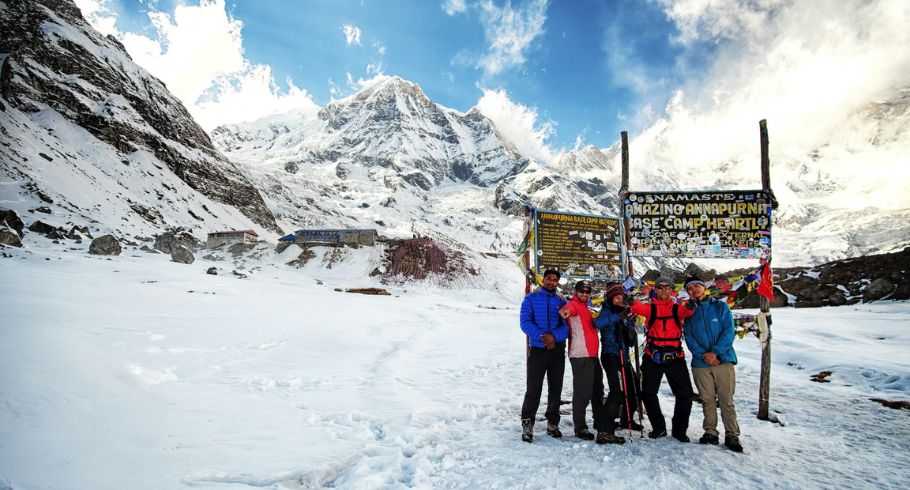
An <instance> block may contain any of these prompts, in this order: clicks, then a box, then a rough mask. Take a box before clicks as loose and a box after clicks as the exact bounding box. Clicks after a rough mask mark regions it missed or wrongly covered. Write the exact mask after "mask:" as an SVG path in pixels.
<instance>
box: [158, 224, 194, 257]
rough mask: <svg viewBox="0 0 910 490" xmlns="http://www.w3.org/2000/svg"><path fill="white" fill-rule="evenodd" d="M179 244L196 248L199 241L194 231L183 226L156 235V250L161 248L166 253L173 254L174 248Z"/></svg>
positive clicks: (191, 248) (190, 248)
mask: <svg viewBox="0 0 910 490" xmlns="http://www.w3.org/2000/svg"><path fill="white" fill-rule="evenodd" d="M178 245H179V246H183V247H185V248H187V249H189V250H195V249H196V248H197V247H198V246H199V242H198V241H197V240H196V237H194V236H193V234H192V233H190V232H189V231H187V230H185V229H183V228H176V229H172V230H168V231H166V232H164V233H162V234H161V235H158V236H156V237H155V250H160V251H162V252H164V253H166V254H172V253H173V252H174V248H175V247H176V246H178Z"/></svg>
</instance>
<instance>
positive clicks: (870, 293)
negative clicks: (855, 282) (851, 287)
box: [863, 277, 895, 303]
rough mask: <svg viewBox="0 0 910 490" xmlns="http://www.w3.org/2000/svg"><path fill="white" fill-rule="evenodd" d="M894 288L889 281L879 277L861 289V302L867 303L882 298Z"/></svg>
mask: <svg viewBox="0 0 910 490" xmlns="http://www.w3.org/2000/svg"><path fill="white" fill-rule="evenodd" d="M894 290H895V287H894V284H893V283H892V282H891V281H889V280H887V279H885V278H883V277H880V278H878V279H876V280H874V281H872V282H871V283H869V285H868V286H866V288H865V289H863V302H865V303H868V302H869V301H876V300H879V299H882V298H884V297H886V296H888V295H890V294H891V293H893V292H894Z"/></svg>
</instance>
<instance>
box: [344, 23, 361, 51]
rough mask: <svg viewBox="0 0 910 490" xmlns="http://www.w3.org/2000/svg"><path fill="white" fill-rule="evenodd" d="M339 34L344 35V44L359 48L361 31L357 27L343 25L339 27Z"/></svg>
mask: <svg viewBox="0 0 910 490" xmlns="http://www.w3.org/2000/svg"><path fill="white" fill-rule="evenodd" d="M341 32H343V33H344V42H346V43H347V44H348V46H352V45H354V44H356V45H358V46H360V34H361V31H360V28H359V27H357V26H355V25H353V24H345V25H344V26H342V27H341Z"/></svg>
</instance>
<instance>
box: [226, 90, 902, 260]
mask: <svg viewBox="0 0 910 490" xmlns="http://www.w3.org/2000/svg"><path fill="white" fill-rule="evenodd" d="M908 107H910V103H908V97H907V95H906V91H903V92H898V93H897V95H896V96H895V98H894V99H893V100H889V101H886V102H872V103H870V105H869V108H868V109H867V110H864V111H861V112H860V113H857V114H855V115H854V116H853V119H855V120H856V121H863V123H864V124H865V125H866V126H869V127H872V128H874V129H873V130H870V131H871V133H872V134H873V135H874V136H873V137H870V139H869V141H866V142H865V143H864V144H865V145H867V146H868V147H870V148H873V149H875V151H877V149H879V148H881V147H886V146H887V145H892V144H894V142H896V141H898V142H900V141H906V140H908V139H910V131H908V124H910V123H908V121H910V117H908V110H907V109H908ZM855 124H859V123H856V122H855V123H851V128H845V129H844V131H843V132H844V133H848V132H851V131H853V132H855V131H854V129H853V128H852V126H853V125H855ZM756 127H757V124H756ZM843 136H844V135H843V134H834V135H832V136H831V142H830V143H827V144H825V145H823V146H822V147H820V148H819V149H817V150H814V151H812V152H810V153H809V154H808V155H793V154H791V153H787V152H781V153H780V160H777V161H775V162H773V163H772V183H776V184H777V185H775V186H774V190H775V191H776V193H777V196H778V198H779V201H780V202H781V207H780V209H779V210H778V211H777V213H776V219H775V250H776V252H775V258H776V259H777V260H776V262H777V263H778V264H779V265H816V264H820V263H824V262H827V261H830V260H834V259H839V258H846V257H853V256H859V255H865V254H871V253H880V252H892V251H896V250H900V249H902V248H903V247H905V246H907V245H908V244H910V219H907V218H910V209H879V208H877V207H875V206H873V205H868V206H864V205H863V204H862V203H861V202H858V198H857V196H856V194H855V193H856V188H855V185H854V183H852V182H850V181H849V180H847V179H844V178H843V177H841V176H839V175H837V174H834V173H832V172H830V171H827V170H826V162H825V161H820V160H819V159H820V156H819V155H822V154H826V153H827V154H829V155H830V158H831V159H837V160H838V163H840V161H841V160H843V159H844V158H845V157H844V156H843V155H841V154H839V153H838V151H836V150H834V149H833V148H841V147H842V146H843V144H842V143H841V141H842V140H843ZM673 138H674V136H673V135H672V134H670V131H669V129H668V127H667V126H666V125H662V124H661V123H658V124H655V125H654V126H653V127H652V128H651V129H649V130H648V131H646V132H644V133H643V134H641V135H639V136H638V137H636V138H633V140H632V141H631V144H630V146H631V147H632V156H633V161H632V165H631V175H630V181H631V188H632V189H633V190H695V189H754V188H758V187H760V179H759V172H758V167H759V166H758V161H757V158H756V161H754V162H751V161H748V158H749V156H748V155H747V156H742V157H737V158H733V159H727V160H723V161H720V162H715V163H708V164H703V165H699V166H698V167H697V168H696V169H695V170H691V171H690V170H682V169H680V167H679V164H678V163H677V162H676V160H678V155H674V154H671V151H672V149H673V148H674V146H673ZM213 141H214V143H215V145H216V147H218V148H219V149H221V150H222V152H224V154H225V155H226V156H227V157H228V158H230V159H232V160H234V161H237V162H238V163H240V164H245V165H246V166H247V167H248V168H249V169H250V171H251V174H252V175H253V176H252V180H253V181H254V182H256V183H257V185H258V187H259V188H260V189H262V191H263V193H264V194H265V195H266V196H267V197H268V199H269V200H270V201H272V202H275V203H276V206H275V207H276V208H278V210H279V213H280V216H279V221H280V222H283V223H287V224H288V225H289V226H292V227H293V226H295V225H294V223H296V224H299V226H360V227H376V226H378V227H379V228H380V232H381V233H387V234H390V235H393V236H394V235H401V234H411V233H427V234H430V235H441V236H446V237H449V238H453V239H455V240H457V241H458V242H461V243H463V244H464V245H465V246H467V247H468V248H473V249H475V250H494V251H506V250H510V249H512V248H513V247H514V246H515V245H516V244H517V242H518V240H519V239H520V237H519V236H518V234H517V233H516V232H519V230H520V227H519V226H518V225H517V224H512V225H507V226H505V227H504V226H503V224H507V223H508V222H509V220H516V219H518V218H519V217H520V215H521V210H522V208H523V206H524V205H525V204H530V205H532V206H536V207H541V208H550V209H560V210H565V211H573V212H584V213H594V214H611V215H617V214H619V206H618V197H617V193H618V190H619V184H620V179H621V171H620V159H621V155H620V147H619V143H618V142H617V143H616V144H614V145H612V146H611V147H609V148H606V149H600V148H596V147H593V146H588V147H584V148H581V149H578V150H573V151H569V152H565V153H563V154H562V155H561V156H560V157H559V158H558V159H557V160H556V161H554V162H551V163H549V164H545V163H543V162H537V161H534V160H532V159H530V158H526V157H522V156H521V155H520V153H519V152H518V150H517V149H515V147H514V145H511V144H510V143H509V142H508V141H507V140H506V139H505V138H504V137H502V136H501V135H500V133H498V132H497V131H496V129H495V125H494V124H493V123H492V122H490V121H489V120H488V119H486V118H485V117H484V116H483V115H482V114H481V113H480V112H479V111H478V110H477V109H472V110H471V111H469V112H468V113H467V114H461V113H459V112H457V111H454V110H452V109H448V108H445V107H442V106H439V105H438V104H435V103H433V102H432V101H430V100H429V99H428V98H427V96H426V95H425V94H424V93H423V92H422V91H421V90H420V88H419V86H418V85H416V84H414V83H412V82H409V81H406V80H402V79H400V78H397V77H386V78H384V79H380V81H378V82H376V83H374V84H373V85H370V86H368V87H366V88H364V90H363V91H361V92H359V93H357V94H355V95H353V96H351V97H348V98H346V99H342V100H339V101H336V102H333V103H331V104H329V105H328V106H327V107H325V108H323V109H322V110H320V111H318V112H314V113H307V114H303V113H296V114H295V113H289V114H284V115H276V116H272V117H269V118H265V119H263V120H260V121H256V122H252V123H245V124H235V125H229V126H223V127H220V128H218V129H216V130H215V131H213ZM850 144H853V145H855V144H856V143H855V142H851V143H850ZM757 147H758V138H757V131H756V154H757ZM642 162H644V163H642ZM774 176H777V178H776V179H775V178H774ZM866 191H868V192H872V190H871V189H866ZM461 197H465V199H461ZM860 199H861V197H860ZM477 232H479V233H480V235H477Z"/></svg>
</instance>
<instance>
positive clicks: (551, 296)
mask: <svg viewBox="0 0 910 490" xmlns="http://www.w3.org/2000/svg"><path fill="white" fill-rule="evenodd" d="M557 285H559V272H558V271H556V270H553V269H548V270H547V271H546V272H544V274H543V287H541V288H540V289H538V290H537V291H535V292H533V293H531V294H529V295H527V296H525V299H524V301H523V302H522V303H521V317H520V318H521V330H522V332H524V333H525V335H527V336H528V345H529V349H528V358H527V370H528V371H527V388H526V390H525V398H524V403H523V404H522V405H521V428H522V431H521V440H522V441H525V442H531V441H532V440H533V439H534V419H535V417H536V416H537V407H539V406H540V395H541V392H542V391H543V378H544V376H545V375H546V377H547V411H546V417H547V435H549V436H551V437H556V438H559V437H562V433H561V432H560V431H559V401H560V395H561V394H562V378H563V374H564V373H565V371H566V338H567V337H568V336H569V326H568V324H566V321H565V320H564V319H563V318H562V317H561V316H560V315H559V310H560V308H562V307H563V306H564V305H565V304H566V302H565V300H563V299H562V298H561V297H560V296H559V295H557V294H556V286H557Z"/></svg>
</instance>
